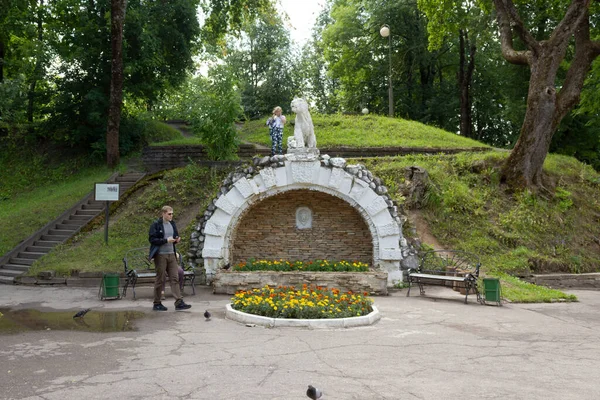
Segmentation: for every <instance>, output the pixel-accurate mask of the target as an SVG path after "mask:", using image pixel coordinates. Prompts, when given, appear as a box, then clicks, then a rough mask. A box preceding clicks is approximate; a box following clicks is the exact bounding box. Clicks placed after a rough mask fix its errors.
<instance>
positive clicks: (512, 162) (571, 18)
mask: <svg viewBox="0 0 600 400" xmlns="http://www.w3.org/2000/svg"><path fill="white" fill-rule="evenodd" d="M494 5H495V7H496V12H497V18H498V26H499V28H500V39H501V40H500V41H501V46H502V55H503V56H504V58H505V59H506V60H507V61H509V62H510V63H513V64H521V65H529V68H530V70H531V75H530V76H531V78H530V80H529V92H528V94H527V111H526V112H525V120H524V121H523V125H522V127H521V133H520V136H519V140H518V141H517V143H516V144H515V147H514V149H513V150H512V152H511V154H510V156H509V157H508V159H507V160H506V163H505V164H504V167H503V169H502V176H501V182H503V183H506V184H507V185H508V187H509V188H510V189H511V190H522V189H530V190H533V191H538V190H540V189H544V186H543V182H542V171H543V166H544V160H545V159H546V155H547V154H548V150H549V148H550V142H551V140H552V136H553V135H554V132H555V131H556V129H557V127H558V126H559V124H560V122H561V120H562V119H563V118H564V117H565V115H567V114H568V113H569V112H570V111H571V109H572V108H573V107H574V106H575V105H576V104H577V103H578V102H579V96H580V94H581V89H582V88H583V83H584V81H585V78H586V76H587V73H588V71H589V69H590V67H591V64H592V62H593V61H594V59H595V58H596V57H598V55H599V54H600V42H595V41H592V40H590V26H589V7H590V0H571V4H570V5H569V7H568V9H567V11H566V12H565V15H564V17H563V19H562V20H561V21H560V22H559V23H558V24H557V25H556V27H555V28H554V30H553V31H552V32H551V33H550V37H549V39H547V40H537V39H536V38H534V37H533V36H532V34H531V32H529V31H528V30H527V29H526V28H525V26H524V24H523V21H522V19H521V18H520V17H519V15H518V11H517V9H516V7H515V5H514V4H513V1H512V0H494ZM513 34H516V35H518V37H519V38H520V39H521V41H522V42H523V43H524V45H525V46H526V48H527V50H515V48H514V46H513ZM573 38H574V43H575V49H574V55H573V59H572V61H571V62H570V65H569V68H568V70H567V74H566V77H565V80H564V82H563V83H562V85H561V87H560V91H559V92H557V90H556V87H555V85H556V77H557V72H558V70H559V67H560V64H561V62H562V61H563V60H564V58H565V54H566V52H567V48H568V47H569V44H570V43H572V40H573Z"/></svg>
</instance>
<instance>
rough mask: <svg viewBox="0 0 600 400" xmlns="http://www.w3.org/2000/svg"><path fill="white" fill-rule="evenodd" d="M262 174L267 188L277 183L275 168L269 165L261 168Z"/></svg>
mask: <svg viewBox="0 0 600 400" xmlns="http://www.w3.org/2000/svg"><path fill="white" fill-rule="evenodd" d="M260 176H261V178H262V180H263V182H264V184H265V187H266V188H267V189H268V188H271V187H273V186H275V185H277V179H276V178H275V171H274V169H273V168H270V167H269V168H264V169H261V170H260Z"/></svg>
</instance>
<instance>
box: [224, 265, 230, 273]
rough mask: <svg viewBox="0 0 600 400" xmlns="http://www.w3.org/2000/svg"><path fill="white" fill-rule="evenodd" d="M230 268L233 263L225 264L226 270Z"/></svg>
mask: <svg viewBox="0 0 600 400" xmlns="http://www.w3.org/2000/svg"><path fill="white" fill-rule="evenodd" d="M229 268H231V264H225V265H224V266H223V269H224V270H225V271H227V270H228V269H229Z"/></svg>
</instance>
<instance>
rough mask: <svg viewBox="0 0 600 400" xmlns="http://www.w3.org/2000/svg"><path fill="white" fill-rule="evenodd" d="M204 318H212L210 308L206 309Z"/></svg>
mask: <svg viewBox="0 0 600 400" xmlns="http://www.w3.org/2000/svg"><path fill="white" fill-rule="evenodd" d="M204 318H206V320H207V321H208V320H209V319H210V313H209V312H208V310H206V311H204Z"/></svg>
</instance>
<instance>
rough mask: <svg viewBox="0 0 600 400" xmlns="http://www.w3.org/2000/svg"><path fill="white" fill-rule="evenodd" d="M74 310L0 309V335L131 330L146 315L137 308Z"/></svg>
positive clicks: (134, 328) (133, 329)
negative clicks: (34, 332)
mask: <svg viewBox="0 0 600 400" xmlns="http://www.w3.org/2000/svg"><path fill="white" fill-rule="evenodd" d="M76 313H77V310H75V311H38V310H32V309H24V310H11V309H9V308H0V315H1V316H0V335H2V334H12V333H20V332H26V331H84V332H124V331H135V330H137V328H136V326H135V321H136V320H138V319H140V318H143V317H145V316H146V314H145V313H143V312H141V311H106V312H102V311H94V310H91V311H89V312H88V313H87V314H85V316H84V317H83V318H73V316H74V315H75V314H76Z"/></svg>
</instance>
